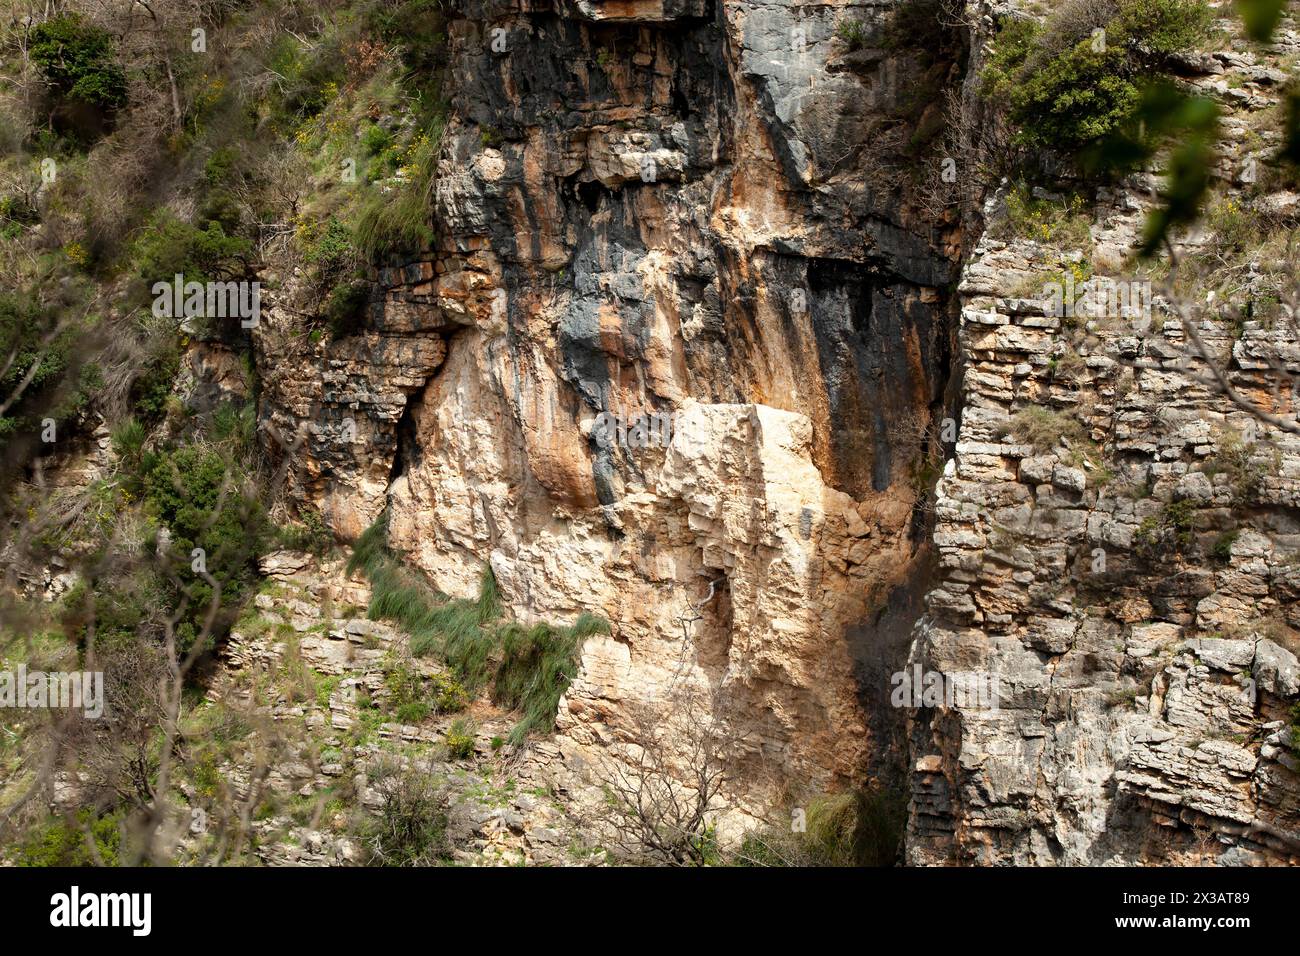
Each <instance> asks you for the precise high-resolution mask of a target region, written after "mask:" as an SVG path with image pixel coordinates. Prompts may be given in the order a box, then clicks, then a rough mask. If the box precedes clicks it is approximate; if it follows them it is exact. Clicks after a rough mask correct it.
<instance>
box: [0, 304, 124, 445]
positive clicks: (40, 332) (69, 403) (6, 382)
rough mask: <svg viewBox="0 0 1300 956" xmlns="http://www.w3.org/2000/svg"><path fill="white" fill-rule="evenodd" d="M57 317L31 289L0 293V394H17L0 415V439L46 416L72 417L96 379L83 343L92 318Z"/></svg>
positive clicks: (83, 402)
mask: <svg viewBox="0 0 1300 956" xmlns="http://www.w3.org/2000/svg"><path fill="white" fill-rule="evenodd" d="M58 322H59V314H58V313H57V312H56V311H55V310H54V309H53V308H50V307H46V306H43V305H41V304H40V300H39V298H38V296H37V294H36V292H35V290H27V291H23V292H18V293H14V292H0V355H3V356H4V358H3V360H0V365H4V366H5V367H4V368H3V369H2V370H0V395H2V396H4V397H5V399H9V398H10V397H11V396H16V401H14V403H13V404H12V405H11V406H10V408H9V409H8V410H7V411H6V412H5V414H4V415H0V439H3V438H8V437H9V436H11V435H13V434H14V433H16V432H18V431H21V430H23V429H31V428H35V427H37V426H38V425H39V423H40V422H41V421H42V420H43V419H45V418H53V419H54V420H55V421H63V420H64V419H66V418H69V417H71V416H72V415H74V414H76V413H77V412H78V411H80V410H81V409H82V408H83V407H85V405H86V403H87V402H88V401H89V399H90V395H91V393H92V392H93V390H94V389H95V388H96V387H97V386H98V384H99V381H100V375H99V369H98V367H97V366H96V365H94V364H93V363H91V362H90V361H89V359H90V347H89V346H87V344H86V340H87V334H88V333H89V332H91V331H92V329H93V327H94V326H93V323H90V322H82V321H72V322H68V323H66V324H65V325H64V327H63V328H62V329H59V328H58ZM20 388H21V389H22V391H21V393H20V392H19V389H20Z"/></svg>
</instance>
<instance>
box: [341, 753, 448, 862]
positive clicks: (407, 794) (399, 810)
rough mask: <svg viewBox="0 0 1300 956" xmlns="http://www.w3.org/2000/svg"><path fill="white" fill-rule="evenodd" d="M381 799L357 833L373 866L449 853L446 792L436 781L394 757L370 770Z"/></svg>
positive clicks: (438, 858)
mask: <svg viewBox="0 0 1300 956" xmlns="http://www.w3.org/2000/svg"><path fill="white" fill-rule="evenodd" d="M373 782H374V785H375V789H376V790H378V791H379V795H380V799H381V803H380V808H379V814H378V816H377V818H374V819H371V818H370V817H369V816H368V815H367V819H366V822H365V823H364V824H363V825H362V828H361V832H360V833H359V836H360V837H361V840H360V842H361V844H362V845H363V846H365V847H367V848H368V849H369V851H370V859H369V860H368V861H367V862H369V863H370V864H371V865H372V866H430V865H433V864H436V863H439V862H441V861H442V860H443V859H445V858H446V857H447V855H448V854H449V852H450V847H449V846H448V843H447V804H448V800H447V793H446V790H445V788H444V786H443V785H442V784H441V782H440V781H438V780H436V779H435V778H434V777H432V776H431V775H429V774H428V773H425V772H423V771H420V770H418V769H416V768H415V767H404V766H402V764H401V763H400V761H399V760H396V759H394V760H391V761H388V762H385V763H381V764H380V765H379V766H378V767H377V768H376V770H375V771H374V773H373Z"/></svg>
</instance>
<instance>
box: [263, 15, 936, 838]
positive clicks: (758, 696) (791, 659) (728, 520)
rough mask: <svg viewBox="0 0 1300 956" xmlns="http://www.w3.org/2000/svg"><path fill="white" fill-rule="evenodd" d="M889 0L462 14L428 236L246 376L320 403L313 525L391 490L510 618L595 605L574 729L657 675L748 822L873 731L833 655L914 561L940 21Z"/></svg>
mask: <svg viewBox="0 0 1300 956" xmlns="http://www.w3.org/2000/svg"><path fill="white" fill-rule="evenodd" d="M890 15H891V6H890V5H888V4H885V5H873V4H848V3H846V4H838V5H833V6H830V7H825V8H817V9H804V8H795V7H790V6H787V5H772V4H761V3H748V2H717V3H695V2H692V3H680V4H678V3H658V2H655V3H627V4H609V3H591V4H588V3H576V4H569V3H563V4H557V5H555V6H554V7H551V6H550V5H537V4H526V5H516V4H511V3H467V4H464V5H463V6H462V9H461V11H460V13H459V15H458V16H456V17H455V18H453V19H452V20H451V21H450V23H449V25H448V35H449V39H450V56H451V62H450V67H449V77H448V81H447V82H448V86H449V88H450V91H451V101H452V103H453V110H452V115H451V117H450V121H449V123H448V126H447V129H446V131H445V134H444V144H443V150H442V161H441V165H440V168H439V174H438V177H437V180H436V183H435V199H436V214H435V226H436V234H437V236H438V240H437V243H436V247H435V248H434V249H432V250H430V251H429V253H428V254H427V255H426V256H424V257H421V258H419V259H416V260H413V261H411V262H409V263H403V264H401V265H400V266H396V267H391V268H386V269H383V270H381V272H380V273H379V276H378V279H379V291H378V293H377V308H376V309H375V311H374V315H373V318H372V320H371V322H370V323H369V325H370V326H372V327H373V331H368V332H366V333H365V335H364V336H363V337H359V340H358V341H354V340H353V339H350V338H345V339H343V340H341V341H340V342H336V343H333V344H331V345H329V346H328V347H321V348H318V349H317V350H316V351H315V352H314V353H312V354H311V355H310V356H306V357H305V361H303V362H300V363H297V364H296V365H295V366H294V367H292V368H287V369H285V370H284V373H283V377H282V378H281V380H280V381H277V382H275V383H268V386H269V387H268V389H267V391H268V392H269V393H271V394H272V395H273V396H274V397H273V399H272V402H273V403H274V404H275V405H276V406H277V407H279V408H282V409H283V410H284V411H285V412H286V414H285V415H284V422H283V425H284V427H285V428H286V429H287V427H288V426H289V425H290V424H291V419H292V418H294V417H295V416H297V415H300V414H306V413H309V412H310V413H313V414H315V415H316V418H317V420H318V425H317V426H315V427H313V428H312V429H311V432H310V437H309V439H308V445H307V448H308V452H307V454H306V457H305V459H304V467H302V468H299V469H298V471H297V476H296V478H295V481H296V482H297V487H298V489H299V491H300V494H301V496H302V497H303V498H304V500H306V501H308V502H314V503H316V504H317V505H318V506H319V507H320V509H321V511H322V513H323V514H324V515H325V517H326V519H327V520H328V521H329V523H330V524H331V525H332V527H334V528H335V530H336V531H337V532H339V533H340V534H341V535H342V536H343V537H345V538H348V537H352V536H355V534H356V533H358V532H359V530H360V529H361V528H362V527H363V526H364V525H365V524H366V523H367V520H368V519H369V518H371V517H373V516H374V515H375V514H377V513H378V512H379V510H380V509H381V508H382V507H383V505H384V501H385V499H386V501H387V507H388V509H389V529H390V543H391V544H392V546H394V547H395V548H396V549H398V550H400V551H401V552H403V553H405V554H406V555H407V556H408V558H409V560H410V561H411V562H412V563H413V564H414V565H416V566H417V567H419V568H421V569H422V570H424V571H425V572H427V573H428V575H429V576H430V578H431V579H432V580H433V582H434V583H435V584H436V585H437V586H438V587H439V588H441V589H442V590H444V591H446V592H447V593H449V594H453V595H466V594H469V593H472V591H473V589H474V588H476V587H477V582H478V579H479V577H480V573H481V570H482V568H483V567H484V566H485V565H488V566H490V567H491V568H492V570H493V572H494V573H495V576H496V579H497V582H498V585H499V587H500V590H501V594H502V597H503V599H504V601H505V602H506V603H507V604H508V605H509V607H510V608H511V610H512V611H513V613H514V614H515V615H517V616H518V617H520V618H523V619H525V620H534V619H548V620H564V619H571V618H572V617H574V616H576V615H577V614H578V613H580V612H582V611H593V612H595V613H598V614H600V615H602V616H604V617H606V618H607V619H608V620H609V621H610V622H611V634H610V636H609V637H608V638H597V639H592V640H591V641H589V642H588V644H587V646H586V649H585V651H584V653H583V658H582V666H581V673H580V675H579V677H578V679H577V680H576V681H575V682H574V684H573V686H572V688H571V689H570V691H569V693H568V694H567V695H566V697H565V698H564V700H563V701H562V703H561V715H560V727H561V729H562V731H563V733H564V734H565V735H567V737H568V738H569V739H571V740H573V741H578V742H581V743H582V744H583V745H585V746H591V747H603V746H606V745H608V744H610V743H612V742H615V741H618V740H619V739H621V738H623V737H626V736H627V734H628V730H627V727H626V708H627V706H628V705H629V704H631V703H635V702H649V703H651V704H653V703H654V702H655V701H659V700H662V699H663V696H664V689H665V685H666V681H668V680H670V679H678V678H682V679H685V680H687V681H689V682H690V683H692V684H693V685H695V686H697V687H698V688H700V689H701V690H702V691H703V692H704V693H705V694H706V696H707V697H708V698H709V699H711V700H712V701H714V702H715V706H716V707H717V708H718V709H719V712H720V711H721V710H722V709H725V710H726V713H727V715H728V719H729V720H732V721H734V722H735V723H737V724H738V725H740V727H741V729H742V730H743V736H744V737H745V740H746V744H745V748H744V749H745V753H744V756H743V757H742V758H741V759H740V761H739V763H738V766H737V768H736V769H737V773H736V774H735V775H734V777H735V781H736V789H737V791H738V793H739V794H740V795H742V796H745V797H749V798H752V806H751V809H752V811H753V812H755V813H757V814H759V815H763V814H767V813H770V812H771V811H772V809H773V806H774V801H775V799H776V795H777V794H778V792H779V791H780V790H781V789H782V787H783V786H784V785H785V784H787V783H790V782H792V781H794V782H798V784H799V786H800V787H826V786H842V785H844V784H847V783H849V782H851V781H854V780H860V779H862V778H863V777H864V775H866V774H867V773H869V768H870V767H871V763H870V760H869V759H868V757H869V756H871V755H879V754H881V753H883V752H884V751H885V750H886V749H887V748H886V747H885V745H884V743H883V742H873V732H872V731H871V730H870V729H869V724H871V723H872V722H873V721H872V717H871V714H870V713H869V711H870V709H871V708H870V707H866V708H864V706H863V702H862V699H861V697H860V694H859V690H860V686H861V673H860V670H861V666H862V662H863V661H864V660H870V661H873V662H874V661H875V660H876V659H877V658H878V657H879V656H880V655H879V654H877V653H874V650H873V641H874V633H873V629H872V627H871V626H870V625H871V622H872V621H873V620H874V619H875V617H876V616H877V615H879V614H880V613H882V612H883V611H884V610H885V609H886V608H887V606H888V603H889V598H890V595H891V594H892V593H893V592H894V591H895V590H896V589H898V588H899V587H900V586H902V585H904V584H907V583H909V582H912V581H915V580H916V579H917V578H918V576H919V574H920V570H919V569H922V568H924V567H925V566H926V564H925V553H924V552H925V550H926V541H925V534H924V531H925V519H924V516H923V515H922V514H921V513H920V512H919V511H918V509H917V507H916V506H917V504H918V501H919V500H920V498H921V494H920V492H923V490H924V489H923V484H922V483H921V482H919V481H918V480H917V474H918V470H919V469H920V468H921V464H920V462H921V459H922V458H923V456H924V455H925V454H926V453H927V452H928V451H929V450H930V449H929V447H928V443H927V436H928V434H929V425H930V421H931V418H932V417H933V416H935V415H936V414H938V413H940V412H942V410H943V407H944V401H945V388H946V386H947V382H948V378H949V362H950V352H951V345H950V341H949V329H950V328H951V322H950V315H949V306H950V300H949V297H948V294H947V289H948V286H949V284H950V282H951V280H952V278H953V276H954V275H955V271H954V270H955V260H956V258H957V255H958V252H959V248H960V236H959V232H958V230H957V228H956V223H955V222H954V221H951V220H949V219H943V220H940V221H935V219H934V218H933V217H932V216H929V215H926V214H923V212H922V209H921V205H920V201H919V199H918V196H917V188H916V186H915V184H914V178H915V177H914V176H913V175H912V172H913V171H912V170H911V169H909V163H914V162H915V161H914V159H913V158H912V157H911V155H910V153H909V150H910V149H911V148H912V146H913V145H914V142H913V134H914V133H915V131H916V129H917V128H918V127H919V126H921V125H923V124H924V123H926V122H931V121H932V119H933V117H932V116H930V115H929V114H930V112H933V110H935V109H937V107H938V99H939V97H938V93H939V91H941V90H942V89H943V88H944V86H945V84H947V83H948V82H949V80H950V79H952V78H953V77H954V76H956V75H957V73H956V67H955V66H954V60H955V59H956V58H957V57H958V55H959V53H960V50H959V46H960V43H959V41H953V42H954V43H955V46H954V48H953V49H952V50H950V51H941V50H927V51H925V54H924V55H922V54H921V53H918V51H917V50H915V49H909V48H907V47H906V46H904V47H902V48H898V47H896V46H893V45H890V44H886V42H885V39H884V35H885V30H886V28H887V23H888V20H889V17H890ZM848 20H852V21H855V22H858V21H860V22H861V24H862V29H863V30H864V31H865V32H864V33H863V36H865V37H869V42H867V43H865V44H862V43H859V42H856V41H855V42H854V43H849V42H847V41H845V40H844V39H842V38H841V37H840V36H839V35H837V29H838V28H839V27H840V26H841V25H842V24H843V23H844V22H845V21H848ZM887 47H889V48H888V49H887ZM918 84H920V85H922V86H924V87H927V88H929V89H931V90H933V91H934V93H935V100H934V102H927V101H922V102H921V103H920V105H919V107H918V105H917V104H916V102H915V100H914V99H913V97H912V94H913V92H914V90H915V89H916V87H917V86H918ZM270 324H271V325H274V323H270ZM435 340H436V342H437V343H438V344H436V345H435V344H433V343H434V341H435ZM268 341H269V339H268ZM360 342H365V343H366V344H365V345H364V346H362V345H360ZM414 342H419V343H421V344H420V346H419V351H418V352H417V353H416V354H414V355H410V354H408V353H409V351H410V350H411V349H412V348H413V347H414V346H413V343H414ZM394 343H400V344H401V347H402V348H403V349H404V350H405V351H402V352H401V353H400V354H399V355H398V356H397V357H395V358H389V357H387V353H386V352H385V350H388V349H393V348H396V347H397V346H396V345H395V344H394ZM443 349H445V357H444V355H443V352H442V350H443ZM274 414H277V415H278V414H279V413H278V412H277V413H274ZM345 415H351V416H352V417H353V418H354V419H355V421H356V438H355V440H354V441H353V442H351V443H349V442H347V441H344V440H342V439H341V438H340V437H339V436H340V432H339V426H338V420H339V418H340V417H342V416H345ZM638 424H641V425H642V426H644V428H643V430H638V428H637V426H638ZM899 435H904V436H908V437H907V438H906V439H905V440H903V441H900V440H899ZM899 651H900V649H899V648H898V647H895V649H894V653H895V654H897V653H899ZM873 666H874V664H873Z"/></svg>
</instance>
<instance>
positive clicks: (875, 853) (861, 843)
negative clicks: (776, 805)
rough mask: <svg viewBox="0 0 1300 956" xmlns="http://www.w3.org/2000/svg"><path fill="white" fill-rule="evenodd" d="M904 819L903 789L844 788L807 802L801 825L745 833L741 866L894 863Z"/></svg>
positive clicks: (739, 855)
mask: <svg viewBox="0 0 1300 956" xmlns="http://www.w3.org/2000/svg"><path fill="white" fill-rule="evenodd" d="M906 822H907V794H906V793H905V792H904V791H902V790H901V789H897V788H888V787H880V788H870V789H865V790H849V791H845V792H842V793H833V794H827V795H824V796H820V797H817V798H815V799H814V800H812V801H810V803H809V805H808V807H807V810H806V813H805V815H804V829H803V830H802V831H799V832H793V831H792V830H790V831H787V830H785V829H784V828H781V827H767V828H764V829H761V830H756V831H752V832H750V833H749V834H748V835H747V836H746V837H745V839H744V841H743V842H742V843H741V846H740V850H739V852H738V856H737V860H736V862H737V863H739V864H740V865H742V866H893V865H894V864H895V863H896V862H897V860H898V848H899V845H900V843H901V841H902V837H903V827H904V825H905V824H906Z"/></svg>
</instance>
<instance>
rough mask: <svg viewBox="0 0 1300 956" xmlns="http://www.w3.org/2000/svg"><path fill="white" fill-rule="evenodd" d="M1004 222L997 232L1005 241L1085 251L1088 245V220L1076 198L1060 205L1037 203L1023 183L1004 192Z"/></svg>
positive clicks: (1027, 186)
mask: <svg viewBox="0 0 1300 956" xmlns="http://www.w3.org/2000/svg"><path fill="white" fill-rule="evenodd" d="M1005 205H1006V218H1005V219H1004V220H1003V221H1002V222H1001V223H999V226H1000V230H999V231H1000V232H1001V233H1002V234H1004V235H1007V236H1009V237H1015V238H1025V239H1033V240H1034V241H1035V242H1041V243H1044V244H1047V245H1052V246H1057V247H1059V248H1075V249H1077V248H1088V247H1090V246H1091V241H1092V232H1091V228H1090V227H1091V225H1092V217H1091V216H1090V215H1089V213H1088V210H1087V204H1086V203H1085V201H1084V198H1083V197H1082V196H1080V195H1078V194H1075V195H1072V196H1068V197H1066V198H1065V199H1064V200H1062V201H1059V202H1057V201H1053V200H1051V199H1039V198H1038V197H1036V196H1034V194H1033V189H1032V187H1030V186H1029V185H1028V184H1027V183H1024V182H1018V183H1016V184H1015V185H1014V186H1012V187H1011V188H1010V189H1009V190H1008V191H1007V197H1006V203H1005Z"/></svg>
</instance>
